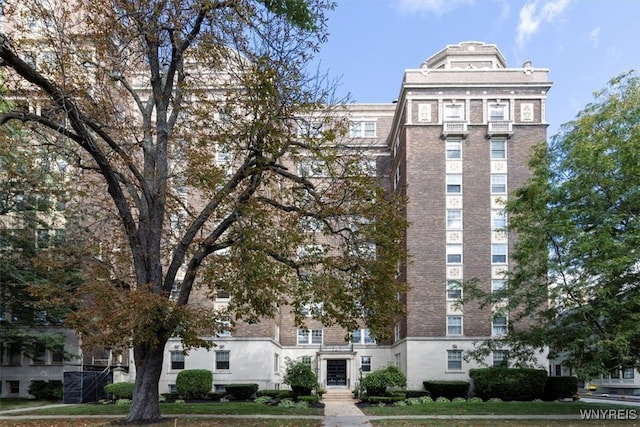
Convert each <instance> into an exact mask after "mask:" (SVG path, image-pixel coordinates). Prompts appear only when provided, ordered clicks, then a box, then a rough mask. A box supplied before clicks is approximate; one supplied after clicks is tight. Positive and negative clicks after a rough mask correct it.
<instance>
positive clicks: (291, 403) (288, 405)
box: [278, 399, 296, 408]
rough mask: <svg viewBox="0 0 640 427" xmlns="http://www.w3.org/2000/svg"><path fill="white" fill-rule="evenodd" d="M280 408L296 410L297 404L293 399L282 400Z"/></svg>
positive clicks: (279, 404)
mask: <svg viewBox="0 0 640 427" xmlns="http://www.w3.org/2000/svg"><path fill="white" fill-rule="evenodd" d="M278 406H279V407H281V408H295V407H296V403H295V402H294V401H293V400H291V399H282V400H281V401H280V403H278Z"/></svg>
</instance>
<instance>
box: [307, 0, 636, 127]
mask: <svg viewBox="0 0 640 427" xmlns="http://www.w3.org/2000/svg"><path fill="white" fill-rule="evenodd" d="M328 26H329V32H330V36H329V41H328V42H327V43H326V44H325V45H324V46H323V47H322V49H321V50H320V53H319V54H318V59H319V60H320V63H321V68H323V69H326V70H328V72H329V73H330V75H331V76H333V77H339V78H340V83H339V87H338V94H339V95H342V96H345V95H347V94H350V96H351V100H352V101H354V102H390V101H393V100H394V99H396V98H397V96H398V94H399V91H400V84H401V81H402V75H403V72H404V70H405V69H409V68H419V66H420V64H421V63H422V62H423V61H424V60H425V59H427V58H428V57H429V56H431V55H432V54H434V53H436V52H438V51H439V50H441V49H442V48H444V47H445V46H446V45H448V44H457V43H459V42H462V41H469V40H474V41H482V42H486V43H492V44H496V45H497V46H498V48H499V49H500V50H501V52H502V53H503V55H504V56H505V58H506V60H507V66H509V67H520V66H521V65H522V64H523V63H524V62H525V61H526V60H531V61H532V63H533V66H534V67H540V68H548V69H549V70H550V71H549V78H550V80H551V81H552V82H553V83H554V85H553V87H552V89H551V91H550V93H549V98H548V104H547V120H548V121H549V124H550V127H549V136H551V135H553V134H555V133H556V132H557V130H558V128H559V126H560V125H561V124H563V123H565V122H567V121H569V120H572V119H573V118H574V117H575V115H576V114H577V113H578V112H579V111H580V110H581V109H582V108H583V107H584V106H585V105H586V104H587V103H589V102H591V101H592V100H593V92H594V91H596V90H600V89H602V88H603V87H605V86H606V84H607V82H608V81H609V80H610V79H611V78H613V77H615V76H617V75H618V74H620V73H621V72H623V71H627V70H631V69H636V70H639V72H640V1H638V0H337V8H336V9H335V11H333V12H331V13H330V14H329V21H328Z"/></svg>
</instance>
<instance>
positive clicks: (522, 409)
mask: <svg viewBox="0 0 640 427" xmlns="http://www.w3.org/2000/svg"><path fill="white" fill-rule="evenodd" d="M612 407H613V405H611V404H606V403H586V402H579V401H577V402H478V403H476V402H473V403H471V402H431V403H425V404H421V405H407V406H385V407H378V406H368V407H364V408H361V409H362V412H364V413H365V414H366V415H370V416H393V415H494V414H496V415H513V414H515V415H542V414H548V415H553V414H561V415H576V416H579V415H580V410H581V409H607V410H608V409H611V408H612ZM615 408H616V409H625V408H626V409H635V410H638V416H639V417H640V408H638V407H632V406H623V405H615Z"/></svg>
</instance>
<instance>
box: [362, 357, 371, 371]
mask: <svg viewBox="0 0 640 427" xmlns="http://www.w3.org/2000/svg"><path fill="white" fill-rule="evenodd" d="M360 368H361V369H362V372H370V371H371V356H362V357H361V358H360Z"/></svg>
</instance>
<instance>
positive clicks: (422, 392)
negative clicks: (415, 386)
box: [404, 390, 431, 399]
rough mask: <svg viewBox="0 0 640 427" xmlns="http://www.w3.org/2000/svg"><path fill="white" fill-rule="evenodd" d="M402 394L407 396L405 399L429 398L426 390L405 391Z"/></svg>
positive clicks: (429, 393)
mask: <svg viewBox="0 0 640 427" xmlns="http://www.w3.org/2000/svg"><path fill="white" fill-rule="evenodd" d="M404 394H405V395H406V396H407V399H410V398H417V397H426V396H431V392H430V391H428V390H405V391H404Z"/></svg>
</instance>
